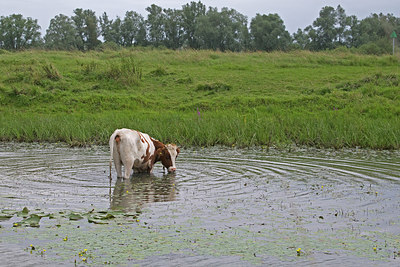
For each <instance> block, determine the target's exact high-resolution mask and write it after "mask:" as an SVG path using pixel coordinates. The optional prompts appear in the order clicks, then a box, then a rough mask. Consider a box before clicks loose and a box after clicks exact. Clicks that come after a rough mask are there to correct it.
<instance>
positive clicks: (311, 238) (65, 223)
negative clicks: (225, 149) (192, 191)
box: [0, 210, 400, 265]
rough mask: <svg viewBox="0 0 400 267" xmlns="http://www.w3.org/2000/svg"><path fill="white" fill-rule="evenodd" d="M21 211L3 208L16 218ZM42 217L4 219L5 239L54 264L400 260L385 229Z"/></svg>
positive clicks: (396, 242) (111, 214)
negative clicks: (167, 259)
mask: <svg viewBox="0 0 400 267" xmlns="http://www.w3.org/2000/svg"><path fill="white" fill-rule="evenodd" d="M35 212H36V213H38V214H39V213H40V214H44V213H43V212H40V211H35ZM17 213H18V212H14V211H12V212H10V211H8V210H3V211H2V214H14V216H17ZM271 215H272V216H274V215H273V214H271ZM80 217H82V218H84V217H86V218H88V220H82V219H79V218H80ZM39 218H41V215H37V214H35V213H32V212H29V217H27V219H26V220H25V223H21V224H22V225H24V226H30V227H27V228H26V227H25V228H24V230H23V231H19V230H18V231H14V230H12V227H10V226H9V225H7V224H6V225H5V224H4V223H3V224H2V225H3V226H4V227H3V228H2V230H1V231H0V235H1V238H2V241H3V242H11V243H12V242H15V243H20V242H22V240H23V243H25V244H26V246H25V250H26V251H28V252H30V253H32V254H33V253H35V254H37V255H40V256H43V254H46V259H47V260H49V261H54V262H63V263H68V264H73V263H75V264H77V263H82V264H83V263H85V264H90V265H103V264H113V265H114V264H116V265H118V264H127V263H132V262H133V263H140V262H141V261H142V260H145V259H147V258H150V257H157V256H163V255H171V254H175V255H178V257H179V255H182V256H184V255H186V256H191V255H192V256H196V255H202V256H207V257H216V258H217V257H225V256H234V257H238V258H240V261H243V262H248V263H251V264H256V265H257V264H265V263H266V262H268V260H271V259H274V261H282V262H287V261H290V262H292V261H296V260H298V259H299V258H304V257H311V258H312V257H313V255H314V254H316V253H325V254H336V255H337V256H338V257H341V256H340V255H342V256H343V255H353V256H354V257H359V258H360V259H363V260H364V261H365V259H368V260H373V261H376V262H378V261H386V260H393V259H394V258H396V257H400V255H399V252H400V250H399V247H400V236H399V235H393V234H389V233H382V232H378V231H367V232H362V233H359V232H357V231H354V230H351V229H341V230H338V231H324V230H316V231H312V232H310V231H309V230H306V229H304V228H302V227H301V226H300V225H299V226H298V227H294V228H288V227H284V226H283V225H280V224H279V220H277V221H276V224H277V225H276V226H275V227H273V228H268V227H266V228H265V227H264V228H263V227H261V226H262V224H261V225H258V226H257V227H253V226H251V224H248V225H239V226H236V227H218V228H213V227H211V228H210V227H205V226H204V224H203V223H204V221H203V220H202V219H201V218H198V219H193V218H192V219H189V220H187V221H186V222H182V223H173V224H168V223H164V224H158V223H154V222H153V223H151V222H147V219H148V218H142V219H141V220H139V219H138V217H137V214H136V215H135V216H132V214H125V213H124V212H121V211H99V212H95V211H91V212H86V213H77V212H58V213H55V214H53V216H49V218H51V219H50V220H47V221H46V222H43V223H41V224H43V225H44V227H40V228H36V227H38V226H37V225H36V223H38V222H39V221H40V219H39ZM91 222H93V223H94V224H91ZM31 224H32V225H31Z"/></svg>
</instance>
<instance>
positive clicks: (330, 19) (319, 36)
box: [313, 6, 337, 50]
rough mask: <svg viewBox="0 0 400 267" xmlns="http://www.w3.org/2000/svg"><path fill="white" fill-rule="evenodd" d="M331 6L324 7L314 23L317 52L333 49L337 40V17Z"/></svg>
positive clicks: (314, 45) (314, 43)
mask: <svg viewBox="0 0 400 267" xmlns="http://www.w3.org/2000/svg"><path fill="white" fill-rule="evenodd" d="M336 15H337V14H336V12H335V9H334V8H333V7H331V6H326V7H323V8H322V10H321V11H320V12H319V17H318V18H317V19H316V20H315V21H314V22H313V26H314V29H315V34H316V38H315V40H313V41H314V42H313V48H315V49H316V50H325V49H332V48H334V47H335V41H336V38H337V30H336V27H335V26H336V23H337V16H336Z"/></svg>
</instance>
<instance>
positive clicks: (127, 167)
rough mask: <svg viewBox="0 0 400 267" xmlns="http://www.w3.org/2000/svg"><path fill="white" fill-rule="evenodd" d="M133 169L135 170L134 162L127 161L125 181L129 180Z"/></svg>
mask: <svg viewBox="0 0 400 267" xmlns="http://www.w3.org/2000/svg"><path fill="white" fill-rule="evenodd" d="M132 168H133V160H127V161H126V162H124V171H125V175H124V178H125V179H129V177H130V176H131V171H132Z"/></svg>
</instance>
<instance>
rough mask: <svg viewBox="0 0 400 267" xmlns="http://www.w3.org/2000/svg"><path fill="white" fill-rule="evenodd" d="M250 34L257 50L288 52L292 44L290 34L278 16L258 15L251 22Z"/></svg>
mask: <svg viewBox="0 0 400 267" xmlns="http://www.w3.org/2000/svg"><path fill="white" fill-rule="evenodd" d="M250 32H251V38H252V40H253V46H254V48H255V49H256V50H265V51H272V50H286V49H287V48H288V46H289V44H290V42H291V38H290V34H289V32H288V31H286V27H285V25H284V23H283V20H282V19H281V18H280V17H279V15H278V14H269V15H260V14H257V15H256V17H255V18H253V19H252V20H251V23H250Z"/></svg>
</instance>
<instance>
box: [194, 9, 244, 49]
mask: <svg viewBox="0 0 400 267" xmlns="http://www.w3.org/2000/svg"><path fill="white" fill-rule="evenodd" d="M195 38H196V39H197V41H198V43H199V47H200V48H204V49H213V50H217V49H219V50H221V51H225V50H230V51H241V50H242V49H244V48H245V47H246V45H247V43H246V42H247V39H248V30H247V18H246V16H244V15H242V14H240V13H239V12H237V11H236V10H234V9H228V8H222V10H221V12H218V9H217V8H211V7H210V8H209V10H208V11H207V13H206V15H204V16H200V17H199V18H198V23H197V27H196V32H195Z"/></svg>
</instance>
